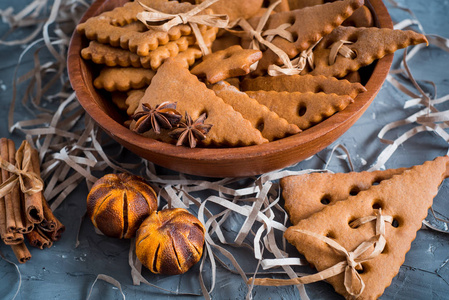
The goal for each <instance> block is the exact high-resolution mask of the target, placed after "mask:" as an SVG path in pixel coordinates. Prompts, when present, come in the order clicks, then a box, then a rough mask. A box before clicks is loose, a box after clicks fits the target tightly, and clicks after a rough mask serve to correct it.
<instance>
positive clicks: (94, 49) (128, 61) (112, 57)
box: [81, 37, 189, 70]
mask: <svg viewBox="0 0 449 300" xmlns="http://www.w3.org/2000/svg"><path fill="white" fill-rule="evenodd" d="M188 47H189V43H188V41H187V39H186V37H181V38H180V39H178V40H176V41H172V42H168V43H167V44H165V45H161V46H159V47H157V48H156V49H155V50H153V51H150V52H149V53H148V55H147V56H139V55H137V54H135V53H132V52H130V51H128V50H125V49H121V48H116V47H111V46H109V45H106V44H101V43H99V42H97V41H91V42H90V43H89V47H87V48H84V49H83V50H82V51H81V56H82V57H83V58H84V59H90V60H92V61H93V62H94V63H96V64H105V65H107V66H109V67H115V66H120V67H130V66H132V67H135V68H140V67H142V68H152V69H153V70H156V69H157V68H159V66H160V65H161V63H162V62H163V61H164V60H165V59H167V58H168V57H173V56H176V55H178V53H179V52H180V51H185V50H186V49H187V48H188Z"/></svg>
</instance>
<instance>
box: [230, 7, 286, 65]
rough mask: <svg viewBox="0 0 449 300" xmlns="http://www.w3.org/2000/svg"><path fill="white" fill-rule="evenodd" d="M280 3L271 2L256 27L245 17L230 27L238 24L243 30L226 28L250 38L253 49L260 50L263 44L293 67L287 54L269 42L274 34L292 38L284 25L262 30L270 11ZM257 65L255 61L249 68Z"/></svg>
mask: <svg viewBox="0 0 449 300" xmlns="http://www.w3.org/2000/svg"><path fill="white" fill-rule="evenodd" d="M279 3H281V0H278V1H276V2H274V3H273V4H271V5H270V6H269V7H268V8H267V11H266V12H265V14H264V15H263V16H262V18H261V19H260V21H259V23H258V24H257V27H256V29H254V28H253V27H252V26H251V25H250V24H249V23H248V21H246V20H245V19H238V20H237V21H236V22H235V23H234V24H232V25H231V26H230V27H234V26H237V25H238V26H240V27H241V28H242V29H243V32H241V31H237V30H228V31H229V32H231V33H233V34H235V35H237V36H239V37H246V38H250V39H251V43H250V48H251V49H255V50H260V45H264V46H265V47H267V48H269V49H270V50H271V51H273V52H274V53H276V55H277V56H279V58H280V59H281V60H282V62H283V63H284V64H285V65H287V66H289V67H291V68H292V69H293V65H292V64H291V62H290V58H289V57H288V55H287V54H286V53H285V52H284V51H283V50H282V49H280V48H279V47H277V46H276V45H274V44H273V43H271V40H272V39H273V38H274V37H275V36H276V35H280V36H282V37H284V38H286V39H287V40H291V39H293V37H292V36H291V35H289V34H290V33H289V32H288V31H286V30H285V28H286V27H285V26H284V25H281V28H276V29H270V30H267V31H265V32H262V30H263V28H264V27H265V25H266V24H267V21H268V18H269V17H270V14H271V12H272V11H273V10H274V9H275V7H276V6H277V5H278V4H279ZM264 36H267V39H264ZM256 67H257V63H256V64H254V65H252V66H251V70H252V71H254V70H255V69H256Z"/></svg>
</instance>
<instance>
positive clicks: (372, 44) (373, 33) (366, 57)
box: [310, 26, 428, 78]
mask: <svg viewBox="0 0 449 300" xmlns="http://www.w3.org/2000/svg"><path fill="white" fill-rule="evenodd" d="M421 43H426V44H428V42H427V39H426V37H425V36H424V35H423V34H420V33H417V32H414V31H411V30H394V29H388V28H376V27H370V28H356V27H345V26H340V27H338V28H336V29H335V30H334V31H333V32H332V33H331V34H329V35H327V36H326V37H324V38H323V40H321V42H320V43H319V44H318V45H317V46H316V47H315V50H314V51H313V54H314V58H315V68H314V69H313V70H312V71H310V74H312V75H324V76H334V77H337V78H342V77H344V76H346V75H347V74H348V73H349V72H353V71H357V70H358V69H360V68H361V67H363V66H367V65H369V64H371V63H372V62H373V61H375V60H376V59H380V58H382V57H384V56H385V55H387V54H390V53H394V52H395V51H396V50H398V49H402V48H406V47H408V46H411V45H418V44H421Z"/></svg>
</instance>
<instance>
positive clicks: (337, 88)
mask: <svg viewBox="0 0 449 300" xmlns="http://www.w3.org/2000/svg"><path fill="white" fill-rule="evenodd" d="M240 89H241V90H242V91H259V90H263V91H276V92H289V93H294V92H301V93H306V92H312V93H319V92H324V93H326V94H337V95H349V96H351V97H352V98H355V97H356V96H357V95H358V94H359V93H363V92H365V91H366V89H365V87H364V86H363V85H361V84H360V83H350V82H349V81H347V80H338V79H336V78H333V77H326V76H312V75H290V76H289V75H281V76H275V77H272V76H265V77H256V78H246V79H244V80H243V81H242V82H241V83H240Z"/></svg>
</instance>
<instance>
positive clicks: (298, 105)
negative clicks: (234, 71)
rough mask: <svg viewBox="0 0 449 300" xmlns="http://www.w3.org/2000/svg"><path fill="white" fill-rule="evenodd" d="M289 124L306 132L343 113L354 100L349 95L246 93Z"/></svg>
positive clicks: (273, 92)
mask: <svg viewBox="0 0 449 300" xmlns="http://www.w3.org/2000/svg"><path fill="white" fill-rule="evenodd" d="M246 93H247V94H248V95H249V96H250V97H251V98H253V99H255V100H257V102H259V103H260V104H263V105H265V106H266V107H268V108H269V109H270V110H271V111H273V112H275V113H277V114H278V115H279V116H280V117H281V118H284V119H286V120H287V121H288V122H289V123H292V124H295V125H297V126H298V127H299V128H300V129H301V130H306V129H308V128H310V127H312V126H313V125H316V124H318V123H320V122H321V121H323V120H324V119H326V118H327V117H330V116H332V115H333V114H334V113H336V112H338V111H342V110H343V109H345V108H346V106H348V104H350V103H352V102H353V101H354V100H353V99H352V98H351V97H350V96H348V95H337V94H325V93H311V92H308V93H298V92H295V93H289V92H275V91H269V92H267V91H254V92H251V91H249V92H246Z"/></svg>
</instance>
